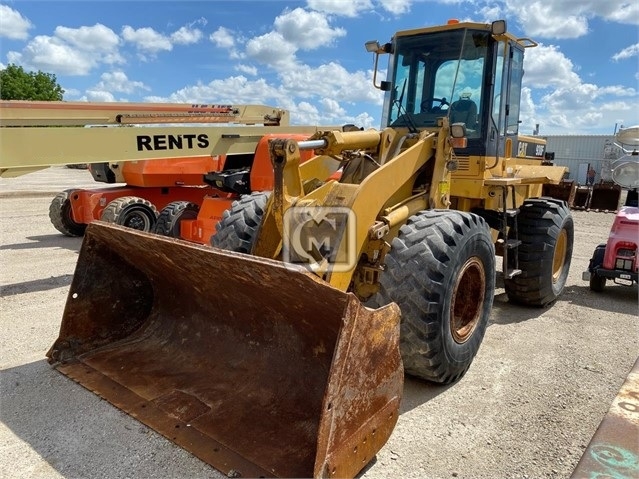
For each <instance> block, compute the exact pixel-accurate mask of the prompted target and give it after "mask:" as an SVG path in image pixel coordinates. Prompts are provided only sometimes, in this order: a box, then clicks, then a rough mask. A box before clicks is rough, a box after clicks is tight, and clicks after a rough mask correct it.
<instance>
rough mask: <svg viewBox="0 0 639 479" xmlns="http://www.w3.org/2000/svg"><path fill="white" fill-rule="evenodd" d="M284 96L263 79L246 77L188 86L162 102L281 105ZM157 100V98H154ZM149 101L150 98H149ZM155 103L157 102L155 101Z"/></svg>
mask: <svg viewBox="0 0 639 479" xmlns="http://www.w3.org/2000/svg"><path fill="white" fill-rule="evenodd" d="M283 97H284V95H283V94H282V92H281V91H280V90H278V89H277V88H275V87H273V86H271V85H269V84H268V83H267V82H266V80H264V79H263V78H260V79H257V80H248V79H247V78H246V77H245V76H242V75H240V76H235V77H229V78H225V79H223V80H213V81H211V82H209V83H207V84H203V83H198V84H197V85H193V86H187V87H185V88H182V89H180V90H178V91H176V92H175V93H172V94H171V95H170V96H169V97H168V98H165V99H162V100H160V101H170V102H178V103H263V104H269V103H273V102H274V100H276V101H275V103H276V104H277V105H280V104H281V103H280V102H279V101H277V100H279V99H282V98H283ZM154 98H156V97H154ZM147 101H149V100H148V98H147ZM154 101H157V99H156V100H154Z"/></svg>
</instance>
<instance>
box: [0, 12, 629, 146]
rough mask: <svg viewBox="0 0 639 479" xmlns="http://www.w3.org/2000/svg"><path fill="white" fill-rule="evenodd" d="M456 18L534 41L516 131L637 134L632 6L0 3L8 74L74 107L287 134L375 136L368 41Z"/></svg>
mask: <svg viewBox="0 0 639 479" xmlns="http://www.w3.org/2000/svg"><path fill="white" fill-rule="evenodd" d="M452 18H455V19H458V20H460V21H473V22H481V23H490V22H492V21H494V20H498V19H505V20H506V21H507V24H508V30H509V31H511V32H512V33H513V34H514V35H516V36H518V37H528V38H531V39H533V40H535V41H536V42H537V43H538V44H539V46H537V47H535V48H529V49H526V57H525V60H524V69H525V74H524V89H523V92H522V116H521V126H520V132H522V133H526V134H531V133H532V132H533V131H534V130H535V128H536V125H539V130H538V131H539V134H540V135H560V134H579V135H602V134H605V135H611V134H613V133H614V132H615V131H617V130H618V129H619V128H621V127H622V126H623V127H629V126H634V125H639V68H638V67H639V2H637V1H636V0H633V1H620V0H541V1H540V0H529V1H526V2H522V1H519V0H489V1H483V0H482V1H479V0H473V1H465V2H462V1H456V0H306V1H291V0H262V1H249V0H233V1H225V0H219V1H218V0H200V1H178V0H172V1H170V0H165V1H161V0H155V1H135V0H129V1H124V0H110V1H98V0H85V1H53V0H40V1H32V0H0V69H2V68H5V67H6V66H7V65H9V64H15V65H19V66H22V67H23V68H24V69H25V70H27V71H43V72H45V73H51V74H54V75H55V76H56V80H57V82H58V83H59V84H60V85H61V86H62V88H63V89H64V90H65V93H64V100H67V101H90V102H102V101H109V102H111V101H127V102H179V103H207V104H264V105H270V106H274V107H279V108H284V109H287V110H289V111H290V112H291V123H293V124H301V125H302V124H312V125H336V124H346V123H354V124H356V125H358V126H362V127H365V128H379V126H380V123H381V111H382V102H383V93H382V92H381V91H379V90H377V89H375V88H374V87H373V82H372V78H373V60H374V58H373V55H372V54H370V53H367V52H366V50H365V49H364V43H365V42H366V41H368V40H378V41H379V42H380V43H386V42H388V41H390V39H391V37H392V36H393V34H394V32H395V31H398V30H406V29H412V28H421V27H428V26H434V25H440V24H445V23H446V22H447V21H448V20H449V19H452ZM386 58H387V57H386V56H384V57H382V62H380V71H381V72H382V74H385V70H386V61H387V60H386Z"/></svg>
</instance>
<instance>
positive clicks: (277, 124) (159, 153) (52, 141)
mask: <svg viewBox="0 0 639 479" xmlns="http://www.w3.org/2000/svg"><path fill="white" fill-rule="evenodd" d="M288 118H289V117H288V112H287V111H285V110H281V109H278V108H273V107H269V106H262V105H234V106H231V105H188V104H187V105H183V104H173V103H104V104H100V103H85V102H24V101H4V102H1V103H0V126H2V127H4V128H2V129H0V134H2V138H1V139H2V145H1V146H0V148H2V150H1V155H2V156H1V157H0V174H1V175H2V176H11V175H16V174H24V173H27V172H31V171H35V170H36V169H40V168H44V167H46V166H49V165H51V164H56V163H64V164H69V163H74V162H79V163H89V169H90V171H91V174H92V176H93V178H94V179H95V180H96V181H97V182H103V183H108V184H115V183H120V184H124V185H123V186H122V185H118V186H111V187H107V188H96V189H70V190H65V191H62V192H60V193H59V194H58V195H56V196H55V198H53V200H52V202H51V205H50V208H49V218H50V220H51V222H52V224H53V225H54V227H55V228H56V229H57V230H58V231H60V232H61V233H63V234H65V235H67V236H82V235H83V234H84V231H85V229H86V226H87V224H89V223H90V222H91V221H94V220H98V219H102V220H103V221H107V222H111V223H115V224H121V225H124V226H127V227H131V228H135V229H139V230H142V231H156V232H158V233H160V234H165V235H170V236H174V237H180V236H181V237H182V238H183V239H187V240H190V241H194V242H198V243H203V244H209V242H210V237H211V235H212V234H213V233H214V232H215V223H216V222H217V221H219V220H220V219H221V218H222V213H223V212H224V211H225V210H226V209H228V208H229V207H230V206H231V203H232V202H233V200H235V199H237V198H238V197H239V195H240V193H241V192H247V191H244V190H240V189H239V188H238V186H237V184H238V182H240V181H244V183H245V185H244V188H245V189H247V188H249V187H250V186H251V185H255V186H256V187H259V188H261V189H272V186H270V184H272V176H273V175H272V168H271V165H270V159H269V157H268V151H267V149H266V148H265V147H264V146H262V147H258V145H259V144H260V139H262V138H263V137H264V135H268V132H273V131H278V132H280V134H281V133H282V132H289V131H290V132H291V133H290V135H291V136H290V138H296V139H305V138H306V137H308V136H309V135H310V134H311V133H314V132H315V131H316V130H317V128H316V127H311V126H308V127H299V126H296V127H291V126H289V124H288V123H289V121H288ZM196 123H197V124H211V123H212V124H218V125H219V124H225V125H226V127H221V126H216V127H215V128H210V127H209V128H206V129H205V130H202V129H201V128H200V129H198V130H191V129H187V130H186V131H185V129H184V128H183V127H178V126H176V125H183V124H196ZM163 124H164V125H167V124H170V125H171V126H170V127H167V128H166V129H165V130H163V132H161V133H160V131H159V130H158V129H155V130H151V129H148V130H146V132H147V134H142V131H141V130H140V128H124V127H127V126H129V127H132V126H133V125H156V126H157V125H163ZM230 125H235V126H233V127H232V130H229V126H230ZM240 125H253V126H251V127H245V126H242V128H243V129H238V128H237V127H238V126H240ZM256 125H260V126H256ZM102 126H115V127H123V128H116V129H115V130H114V129H113V128H104V129H102V128H100V129H99V130H95V129H94V128H98V127H102ZM52 127H57V128H52ZM85 127H94V128H88V129H87V128H85ZM116 130H117V131H116ZM302 132H304V133H302ZM69 134H72V135H73V137H70V136H69ZM96 135H97V136H96ZM85 136H86V139H84V137H85ZM27 138H28V141H27ZM116 138H117V139H116ZM69 143H71V144H69ZM216 145H218V146H219V147H220V148H221V151H224V152H225V153H224V154H211V153H210V151H211V148H213V147H214V146H216ZM185 152H188V153H185ZM97 155H99V157H97ZM308 156H310V153H309V154H308V155H307V157H308ZM142 158H148V159H142ZM98 159H99V162H96V160H98ZM75 160H77V161H75ZM105 160H106V161H105ZM120 160H134V161H120ZM251 171H253V172H252V173H251ZM229 177H231V178H232V179H234V181H233V182H231V181H229V180H228V178H229ZM269 186H270V187H269ZM182 221H184V222H185V223H186V224H187V226H186V227H185V229H184V233H183V234H182V235H180V225H181V223H182Z"/></svg>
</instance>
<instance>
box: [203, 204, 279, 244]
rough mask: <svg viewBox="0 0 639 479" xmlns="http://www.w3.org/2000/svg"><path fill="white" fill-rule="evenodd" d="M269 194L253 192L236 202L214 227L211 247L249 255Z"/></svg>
mask: <svg viewBox="0 0 639 479" xmlns="http://www.w3.org/2000/svg"><path fill="white" fill-rule="evenodd" d="M269 195H270V193H262V192H253V193H251V194H250V195H245V196H243V197H241V198H240V199H239V200H236V201H234V202H233V204H232V205H231V208H230V209H228V210H226V211H225V212H224V214H223V215H222V219H221V220H220V221H219V222H218V223H217V224H216V225H215V230H216V233H215V234H214V235H213V237H212V238H211V246H214V247H216V248H221V249H225V250H228V251H237V252H239V253H247V254H250V253H251V250H252V249H253V244H254V243H255V239H256V238H257V235H258V233H259V231H260V226H261V224H262V218H263V217H264V210H265V208H266V202H267V201H268V197H269Z"/></svg>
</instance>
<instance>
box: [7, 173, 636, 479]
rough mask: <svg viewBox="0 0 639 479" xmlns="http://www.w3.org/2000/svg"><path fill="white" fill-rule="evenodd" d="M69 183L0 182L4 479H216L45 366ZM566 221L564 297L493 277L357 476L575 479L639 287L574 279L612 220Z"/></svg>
mask: <svg viewBox="0 0 639 479" xmlns="http://www.w3.org/2000/svg"><path fill="white" fill-rule="evenodd" d="M72 186H73V187H81V186H83V187H87V186H95V184H93V183H92V180H91V177H90V175H89V174H88V172H87V171H85V170H71V169H66V168H51V169H48V170H45V171H43V172H38V173H33V174H31V175H25V176H23V177H20V178H15V179H8V178H0V232H1V238H0V240H1V241H0V268H1V269H0V286H1V289H0V306H1V308H0V311H1V315H0V370H1V371H0V387H1V395H0V398H1V399H0V401H1V402H0V420H1V422H0V477H20V478H59V477H65V478H124V477H136V478H151V477H154V478H183V477H184V478H187V477H188V478H219V477H223V476H222V475H220V474H219V473H218V472H216V471H215V470H214V469H212V468H211V467H209V466H208V465H207V464H205V463H203V462H201V461H200V460H199V459H197V458H195V457H193V456H192V455H190V454H189V453H188V452H186V451H185V450H183V449H181V448H180V447H178V446H176V445H174V444H172V443H171V442H169V441H168V440H165V439H164V438H163V437H161V436H160V435H158V434H156V433H155V432H154V431H152V430H150V429H148V428H147V427H145V426H143V425H142V424H140V423H139V422H137V421H136V420H135V419H133V418H131V417H129V416H127V415H126V414H124V413H122V412H120V411H119V410H118V409H116V408H115V407H113V406H111V405H110V404H109V403H107V402H106V401H104V400H101V399H100V398H99V397H98V396H96V395H94V394H93V393H91V392H89V391H87V390H85V389H84V388H82V387H81V386H79V385H77V384H75V383H74V382H73V381H71V380H69V379H68V378H66V377H65V376H63V375H61V374H60V373H58V372H56V371H54V370H52V369H51V367H50V366H49V365H48V364H47V362H46V361H45V359H44V358H45V353H46V351H47V350H48V348H49V347H50V346H51V344H52V343H53V341H54V340H55V339H56V337H57V335H58V330H59V327H60V320H61V317H62V311H63V308H64V304H65V301H66V296H67V292H68V288H69V285H70V282H71V278H72V275H73V272H74V267H75V262H76V260H77V257H78V251H79V249H80V246H81V239H79V238H69V237H65V236H62V235H61V234H59V233H58V232H57V231H56V230H55V229H54V228H53V226H52V225H51V223H50V222H49V219H48V207H49V203H50V201H51V199H52V198H53V196H54V195H55V193H57V192H59V191H61V190H63V189H65V188H69V187H72ZM572 214H573V217H574V220H575V249H574V254H573V259H572V266H571V269H570V276H569V278H568V284H567V287H566V290H565V293H564V295H563V296H562V297H561V298H560V300H559V301H557V303H556V304H554V305H553V306H552V307H550V308H545V309H527V308H522V307H517V306H514V305H512V304H509V303H508V300H507V298H506V295H505V293H504V290H503V282H502V280H501V276H500V275H498V290H497V296H496V298H495V303H494V309H493V312H492V315H491V321H490V325H489V327H488V330H487V333H486V337H485V339H484V342H483V344H482V346H481V348H480V351H479V354H478V356H477V358H476V359H475V361H474V363H473V365H472V366H471V368H470V370H469V372H468V374H467V375H466V376H465V377H464V378H463V379H462V380H461V381H460V382H459V383H457V384H455V385H452V386H447V387H441V386H434V385H431V384H427V383H424V382H420V381H416V380H414V379H411V378H406V383H405V390H404V397H403V401H402V406H401V415H400V417H399V421H398V424H397V427H396V428H395V430H394V432H393V435H392V436H391V438H390V440H389V442H388V443H387V444H386V446H385V447H384V448H383V449H382V450H381V451H380V453H379V454H378V455H377V457H376V458H375V460H374V461H373V462H372V463H371V464H370V465H369V466H368V467H367V468H366V469H365V470H364V471H363V472H362V474H361V476H362V477H364V478H367V479H377V478H384V479H385V478H389V477H401V478H449V477H457V478H491V479H492V478H564V477H569V476H570V475H571V473H572V471H573V469H574V467H575V466H576V464H577V462H578V460H579V458H580V457H581V456H582V454H583V452H584V450H585V448H586V446H587V445H588V443H589V441H590V439H591V437H592V435H593V433H594V432H595V430H596V428H597V426H598V425H599V423H600V421H601V419H602V417H603V416H604V414H605V413H606V411H607V410H608V408H609V407H610V404H611V402H612V400H613V398H614V397H615V396H616V394H617V392H618V390H619V388H620V386H621V385H622V383H623V381H624V379H625V377H626V375H627V374H628V372H629V371H630V368H631V367H632V365H633V364H634V362H635V360H636V359H637V356H638V354H639V346H638V345H639V328H638V326H639V324H638V295H637V287H636V286H633V287H622V286H617V285H613V286H611V285H608V286H607V287H606V291H605V292H604V293H602V294H595V293H593V292H591V291H590V290H589V288H588V284H587V283H586V282H584V281H582V280H581V273H582V271H584V270H585V269H586V267H587V265H588V260H589V258H590V256H591V255H592V252H593V250H594V248H595V246H596V245H597V244H598V243H601V242H604V241H605V239H606V238H607V235H608V231H609V228H610V226H611V224H612V221H613V217H614V215H613V214H611V213H594V212H584V211H573V212H572ZM242 433H246V431H239V432H238V434H242ZM249 433H250V432H249Z"/></svg>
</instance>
